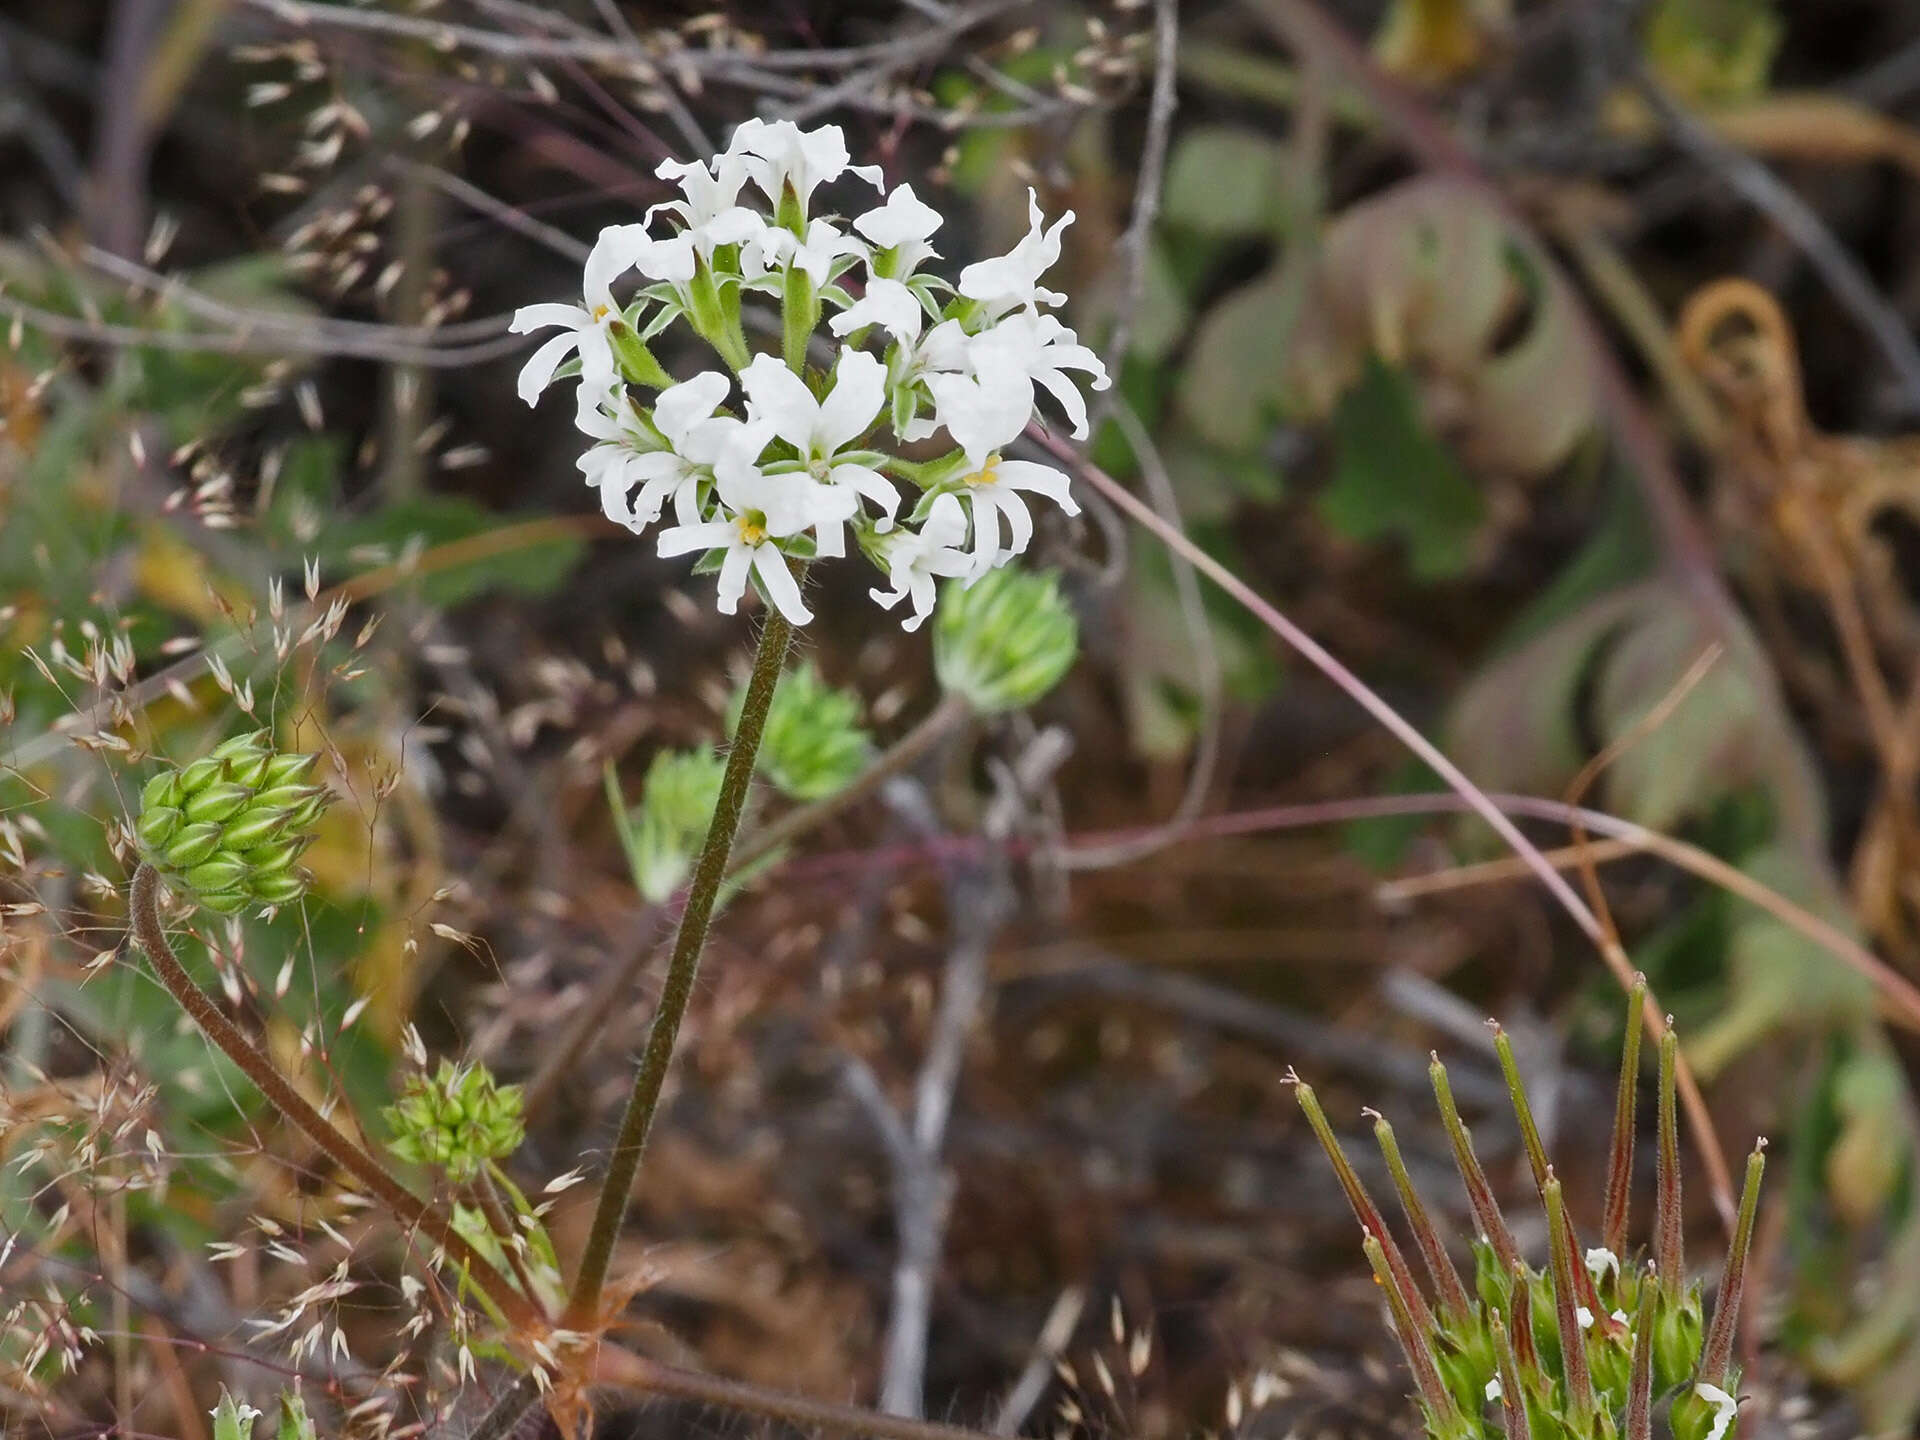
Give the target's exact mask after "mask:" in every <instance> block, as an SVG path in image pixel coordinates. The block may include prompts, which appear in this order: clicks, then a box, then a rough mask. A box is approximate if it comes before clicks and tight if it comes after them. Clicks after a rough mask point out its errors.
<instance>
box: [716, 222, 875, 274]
mask: <svg viewBox="0 0 1920 1440" xmlns="http://www.w3.org/2000/svg"><path fill="white" fill-rule="evenodd" d="M866 253H867V247H866V246H865V245H863V244H861V243H860V242H859V241H858V240H856V239H854V238H853V236H851V235H849V234H847V232H846V231H844V230H842V229H840V228H839V227H838V226H836V225H834V224H833V223H832V222H831V221H829V220H813V221H810V222H808V225H807V233H806V236H805V238H804V239H803V238H802V237H800V236H798V235H795V234H794V233H793V232H792V231H791V230H783V229H781V228H780V227H779V226H777V225H767V226H764V227H762V228H761V229H760V230H759V231H758V232H757V233H756V234H755V235H754V236H753V238H752V239H751V240H749V241H748V242H747V245H746V248H745V249H744V250H742V251H741V252H740V269H741V272H742V273H743V274H745V275H746V276H747V277H748V278H749V279H751V278H753V277H754V276H757V275H760V274H763V273H765V272H766V271H768V270H771V269H773V268H774V267H775V266H779V267H780V268H782V269H797V270H804V271H805V272H806V275H807V278H808V279H809V280H811V281H813V283H814V285H815V286H820V285H824V284H826V283H827V281H828V279H829V278H830V277H831V275H832V273H833V262H834V261H835V260H838V259H839V258H840V257H841V256H842V255H862V256H864V255H865V254H866Z"/></svg>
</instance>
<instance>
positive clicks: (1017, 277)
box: [960, 188, 1073, 320]
mask: <svg viewBox="0 0 1920 1440" xmlns="http://www.w3.org/2000/svg"><path fill="white" fill-rule="evenodd" d="M1072 223H1073V211H1071V210H1069V211H1067V213H1066V214H1064V215H1062V216H1061V217H1060V218H1059V219H1058V220H1056V221H1054V222H1053V228H1052V229H1050V230H1049V229H1043V228H1042V225H1041V215H1040V197H1039V196H1038V195H1036V194H1035V193H1034V192H1033V190H1032V189H1031V188H1029V189H1028V191H1027V224H1028V228H1027V233H1026V235H1025V236H1024V237H1022V239H1021V241H1020V243H1019V244H1018V245H1015V246H1014V247H1013V249H1011V250H1009V251H1008V252H1007V253H1006V254H1004V255H997V256H995V257H994V258H993V259H991V260H976V261H974V263H973V264H971V265H969V266H967V268H966V269H964V270H962V271H961V272H960V293H961V294H962V295H964V296H966V297H967V298H968V299H969V300H978V301H979V302H980V303H981V304H982V305H983V306H985V307H986V312H987V316H988V318H989V319H993V320H998V319H999V318H1000V317H1001V316H1002V315H1005V314H1006V313H1007V312H1008V311H1009V310H1013V309H1017V308H1020V307H1023V306H1024V307H1025V308H1026V309H1029V310H1031V309H1033V308H1034V307H1035V306H1038V305H1061V304H1064V303H1066V298H1067V297H1066V296H1064V295H1062V294H1061V293H1060V292H1059V291H1057V290H1047V289H1043V288H1042V287H1041V285H1040V277H1041V276H1042V275H1044V274H1046V272H1047V271H1048V270H1049V269H1051V268H1052V266H1053V264H1054V262H1055V261H1057V260H1058V259H1059V258H1060V232H1061V231H1063V230H1065V229H1066V228H1067V226H1069V225H1071V224H1072Z"/></svg>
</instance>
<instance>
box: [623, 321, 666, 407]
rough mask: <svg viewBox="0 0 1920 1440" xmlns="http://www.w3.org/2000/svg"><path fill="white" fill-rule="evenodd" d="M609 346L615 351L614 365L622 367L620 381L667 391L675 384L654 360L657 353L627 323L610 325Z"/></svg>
mask: <svg viewBox="0 0 1920 1440" xmlns="http://www.w3.org/2000/svg"><path fill="white" fill-rule="evenodd" d="M607 344H608V346H609V348H610V349H612V351H613V360H614V363H615V364H616V365H618V366H619V367H620V378H621V379H622V380H624V381H626V382H627V383H628V384H629V385H644V386H646V387H647V388H648V389H649V390H665V389H666V388H667V387H668V386H670V385H672V384H673V376H671V375H669V374H668V373H667V372H666V369H665V368H664V367H663V366H662V365H661V364H660V362H659V361H658V360H656V359H655V358H654V355H653V351H651V350H649V349H648V348H647V342H646V341H644V340H642V339H641V338H640V335H639V332H637V331H636V330H635V329H634V328H633V327H632V326H631V325H629V324H627V322H626V321H624V320H615V321H614V322H613V323H612V324H610V325H608V326H607Z"/></svg>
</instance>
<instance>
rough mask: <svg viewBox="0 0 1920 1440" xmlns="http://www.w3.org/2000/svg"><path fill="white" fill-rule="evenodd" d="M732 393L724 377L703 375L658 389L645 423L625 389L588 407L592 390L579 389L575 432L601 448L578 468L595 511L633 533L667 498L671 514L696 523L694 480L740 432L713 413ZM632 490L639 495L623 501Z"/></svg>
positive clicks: (730, 421) (657, 515) (696, 485)
mask: <svg viewBox="0 0 1920 1440" xmlns="http://www.w3.org/2000/svg"><path fill="white" fill-rule="evenodd" d="M732 388H733V386H732V382H731V381H729V380H728V379H727V377H726V376H725V375H722V374H721V373H719V372H718V371H716V370H708V371H705V372H703V373H701V374H699V375H696V376H694V377H693V379H691V380H688V381H686V382H684V383H683V384H679V385H674V386H672V387H670V388H668V389H666V390H662V391H661V392H660V398H659V399H658V400H656V401H655V402H654V407H653V416H652V419H651V421H648V420H647V419H646V418H645V417H643V416H642V415H641V414H640V412H639V411H638V410H637V409H636V408H635V407H634V404H633V402H632V401H631V400H629V399H628V398H627V396H626V393H625V391H624V389H623V388H620V387H616V388H615V389H613V390H611V391H609V392H608V395H607V397H606V398H605V399H604V400H601V401H598V402H595V403H592V404H589V403H588V396H589V394H590V392H589V391H588V390H587V389H586V388H585V387H584V386H583V387H582V388H581V391H580V396H581V405H580V415H579V424H580V428H581V430H582V431H584V432H585V433H586V434H588V435H590V436H593V437H594V438H595V439H597V440H598V441H599V442H600V443H599V444H597V445H595V446H593V447H592V448H591V449H590V450H588V451H587V453H586V454H585V455H582V456H581V457H580V459H579V462H578V463H579V466H580V472H581V474H583V475H585V476H586V478H587V483H588V484H590V485H593V486H594V487H595V488H596V489H598V490H599V492H600V508H601V509H602V510H603V511H604V512H605V513H606V516H607V518H608V519H609V520H612V521H614V522H615V523H616V524H619V525H624V526H626V527H627V528H628V529H629V530H631V531H633V533H634V534H636V535H638V534H639V533H640V532H641V531H642V530H644V529H646V528H647V526H649V525H651V524H652V523H653V522H654V521H656V520H658V519H659V518H660V512H661V510H662V509H663V508H664V507H665V505H666V502H667V500H668V499H669V498H671V499H672V500H673V501H674V510H675V513H676V514H678V515H681V516H683V517H684V516H688V515H692V516H693V517H694V518H696V519H697V518H698V516H697V514H696V513H695V511H694V500H695V496H696V495H697V493H698V489H699V483H700V480H701V479H702V477H703V476H705V475H707V474H710V473H711V471H712V466H713V463H714V461H716V460H717V459H719V457H720V455H721V453H722V451H723V449H724V447H725V446H726V444H727V442H728V441H729V440H730V439H732V438H733V437H734V436H736V435H737V434H738V432H739V431H740V430H741V429H742V428H743V427H742V425H741V422H740V421H738V420H733V419H729V418H728V417H726V416H716V415H715V414H714V413H713V412H714V410H715V409H716V408H717V407H718V406H719V405H720V403H721V402H722V401H724V400H725V399H726V398H727V392H728V391H729V390H731V389H732ZM663 440H664V441H665V448H663V447H662V444H661V442H662V441H663ZM635 485H639V486H640V493H639V495H638V497H635V498H629V492H631V491H632V489H633V487H634V486H635Z"/></svg>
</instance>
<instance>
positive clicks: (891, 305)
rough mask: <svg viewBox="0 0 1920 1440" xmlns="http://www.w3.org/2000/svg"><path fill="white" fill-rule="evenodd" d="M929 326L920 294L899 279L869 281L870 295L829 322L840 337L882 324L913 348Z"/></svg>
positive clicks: (894, 335) (867, 294)
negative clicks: (921, 305)
mask: <svg viewBox="0 0 1920 1440" xmlns="http://www.w3.org/2000/svg"><path fill="white" fill-rule="evenodd" d="M926 323H927V312H926V311H925V310H922V309H921V308H920V297H919V296H918V295H915V294H914V293H913V291H911V290H909V289H908V288H907V287H906V286H905V285H904V284H902V283H901V282H900V281H898V280H888V279H884V278H882V277H880V276H875V277H874V278H873V279H871V280H869V281H867V289H866V293H865V294H864V295H862V296H861V297H860V298H859V299H858V300H856V301H854V302H853V304H851V305H849V306H848V307H847V308H846V309H844V310H842V311H841V312H840V313H839V314H838V315H835V316H834V317H833V318H832V319H831V320H829V321H827V328H828V329H829V330H831V331H833V333H834V334H836V335H846V334H849V333H851V332H852V331H855V330H859V329H862V328H863V327H865V326H868V325H878V326H879V327H880V328H881V329H882V330H884V331H886V332H887V333H888V334H889V335H891V336H893V338H894V339H896V340H898V341H900V342H901V343H903V344H906V345H911V344H912V343H913V342H914V341H915V340H918V339H919V338H920V331H921V330H922V329H923V328H924V327H925V326H926ZM963 353H964V352H963Z"/></svg>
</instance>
